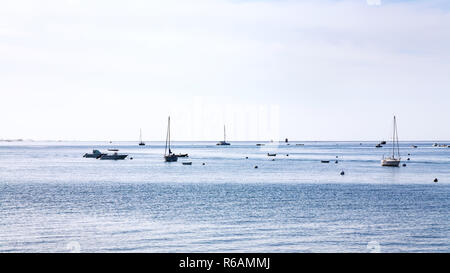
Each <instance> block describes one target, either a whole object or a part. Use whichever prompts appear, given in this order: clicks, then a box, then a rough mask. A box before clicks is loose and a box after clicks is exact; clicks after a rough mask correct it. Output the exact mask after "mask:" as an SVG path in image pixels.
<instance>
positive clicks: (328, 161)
mask: <svg viewBox="0 0 450 273" xmlns="http://www.w3.org/2000/svg"><path fill="white" fill-rule="evenodd" d="M320 162H322V163H330V160H321V161H320Z"/></svg>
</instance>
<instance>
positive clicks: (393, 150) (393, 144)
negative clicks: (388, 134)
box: [392, 116, 395, 158]
mask: <svg viewBox="0 0 450 273" xmlns="http://www.w3.org/2000/svg"><path fill="white" fill-rule="evenodd" d="M392 158H395V116H394V130H393V135H392Z"/></svg>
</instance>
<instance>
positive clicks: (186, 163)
mask: <svg viewBox="0 0 450 273" xmlns="http://www.w3.org/2000/svg"><path fill="white" fill-rule="evenodd" d="M182 164H183V165H192V162H183V163H182Z"/></svg>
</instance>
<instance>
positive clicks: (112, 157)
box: [100, 149, 128, 160]
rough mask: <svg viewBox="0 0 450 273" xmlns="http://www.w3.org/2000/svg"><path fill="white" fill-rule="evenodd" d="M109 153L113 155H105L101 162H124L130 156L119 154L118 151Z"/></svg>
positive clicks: (113, 150) (101, 157)
mask: <svg viewBox="0 0 450 273" xmlns="http://www.w3.org/2000/svg"><path fill="white" fill-rule="evenodd" d="M108 151H112V152H113V153H108V154H103V155H102V156H100V160H124V159H125V158H127V156H128V155H127V154H119V150H118V149H108Z"/></svg>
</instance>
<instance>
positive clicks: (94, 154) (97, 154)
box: [83, 150, 105, 158]
mask: <svg viewBox="0 0 450 273" xmlns="http://www.w3.org/2000/svg"><path fill="white" fill-rule="evenodd" d="M102 155H105V154H103V153H101V152H100V151H99V150H92V154H89V153H85V154H84V155H83V157H84V158H100V157H101V156H102Z"/></svg>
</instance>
